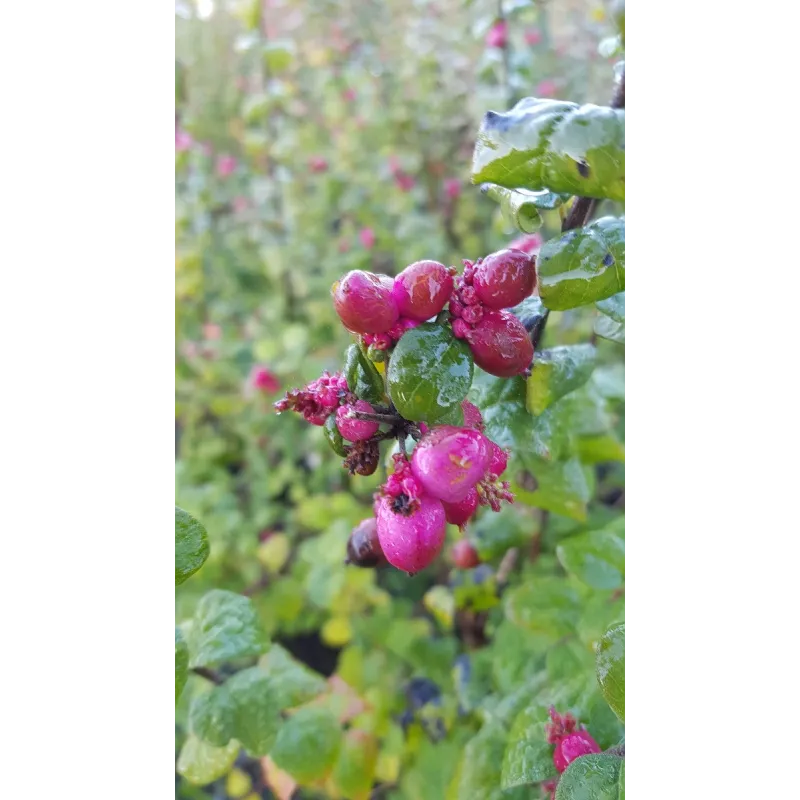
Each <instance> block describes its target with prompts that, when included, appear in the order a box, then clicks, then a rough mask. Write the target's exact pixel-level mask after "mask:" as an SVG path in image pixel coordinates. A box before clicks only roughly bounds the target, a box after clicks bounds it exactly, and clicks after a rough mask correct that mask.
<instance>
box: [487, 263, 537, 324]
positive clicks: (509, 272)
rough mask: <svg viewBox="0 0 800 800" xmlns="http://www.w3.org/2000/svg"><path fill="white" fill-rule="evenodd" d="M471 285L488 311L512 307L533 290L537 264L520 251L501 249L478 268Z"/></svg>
mask: <svg viewBox="0 0 800 800" xmlns="http://www.w3.org/2000/svg"><path fill="white" fill-rule="evenodd" d="M472 285H473V286H474V287H475V292H476V293H477V295H478V298H479V299H480V300H481V302H482V303H483V304H484V305H486V306H488V307H489V308H493V309H495V310H500V309H501V308H511V307H513V306H515V305H517V304H518V303H521V302H522V301H523V300H524V299H525V298H526V297H529V296H530V294H531V292H532V291H533V287H534V286H535V285H536V261H535V260H534V259H533V258H532V257H531V256H530V255H528V254H527V253H523V252H521V251H520V250H498V251H497V252H496V253H492V254H491V255H488V256H486V258H484V259H483V260H482V261H481V262H480V263H479V264H477V265H476V266H475V275H474V277H473V279H472Z"/></svg>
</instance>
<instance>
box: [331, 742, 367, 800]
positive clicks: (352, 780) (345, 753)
mask: <svg viewBox="0 0 800 800" xmlns="http://www.w3.org/2000/svg"><path fill="white" fill-rule="evenodd" d="M377 759H378V748H377V744H376V742H375V740H374V739H372V738H371V737H369V736H367V735H366V734H365V733H364V732H363V731H359V730H351V731H350V732H349V733H348V735H347V736H346V737H345V738H344V740H343V741H342V746H341V748H340V750H339V756H338V758H337V759H336V765H335V766H334V768H333V780H334V782H335V783H336V787H337V788H338V789H339V791H340V792H341V793H342V794H343V795H344V796H345V797H360V796H364V797H366V796H368V795H369V793H370V789H372V784H373V781H374V776H375V763H376V761H377Z"/></svg>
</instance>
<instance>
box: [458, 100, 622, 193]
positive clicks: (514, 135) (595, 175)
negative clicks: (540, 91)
mask: <svg viewBox="0 0 800 800" xmlns="http://www.w3.org/2000/svg"><path fill="white" fill-rule="evenodd" d="M472 181H473V183H484V182H488V183H494V184H497V185H498V186H503V187H505V188H507V189H530V190H532V191H542V190H550V191H552V192H561V193H567V194H575V195H582V196H585V197H597V198H609V199H611V200H618V201H624V200H625V111H624V110H621V109H611V108H606V107H600V106H594V105H588V104H587V105H583V106H579V105H578V104H577V103H569V102H565V101H561V100H545V99H537V98H534V97H527V98H525V99H524V100H520V102H519V103H517V104H516V105H515V106H514V107H513V108H512V109H511V110H510V111H508V112H506V113H504V114H498V113H497V112H494V111H490V112H488V113H487V114H486V115H485V116H484V118H483V122H482V123H481V128H480V131H479V133H478V139H477V142H476V144H475V151H474V154H473V160H472Z"/></svg>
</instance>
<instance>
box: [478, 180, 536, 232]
mask: <svg viewBox="0 0 800 800" xmlns="http://www.w3.org/2000/svg"><path fill="white" fill-rule="evenodd" d="M481 191H482V192H483V193H484V194H487V195H488V196H489V197H491V198H492V200H495V201H496V202H497V203H499V204H500V211H501V212H502V214H503V217H505V219H506V222H508V223H509V224H511V225H513V226H514V227H516V228H519V230H521V231H522V232H523V233H533V232H534V231H535V230H538V229H539V228H541V227H542V218H541V216H540V215H539V209H538V208H537V206H536V203H535V202H534V201H533V198H534V197H536V193H534V192H528V191H527V190H525V189H520V190H517V191H515V190H513V189H504V188H503V187H502V186H495V185H494V184H492V183H485V184H484V185H483V186H482V187H481ZM548 194H550V193H548Z"/></svg>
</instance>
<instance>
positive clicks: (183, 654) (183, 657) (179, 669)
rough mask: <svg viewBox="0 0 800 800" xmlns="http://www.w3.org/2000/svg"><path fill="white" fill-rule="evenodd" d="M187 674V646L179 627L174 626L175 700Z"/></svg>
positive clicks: (179, 694)
mask: <svg viewBox="0 0 800 800" xmlns="http://www.w3.org/2000/svg"><path fill="white" fill-rule="evenodd" d="M188 675H189V648H188V647H187V646H186V640H185V639H184V638H183V634H182V633H181V631H180V628H175V702H176V703H177V702H178V698H179V697H180V696H181V692H182V691H183V687H184V686H185V685H186V678H187V677H188Z"/></svg>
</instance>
